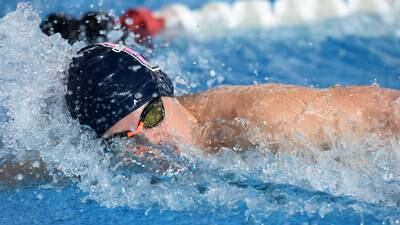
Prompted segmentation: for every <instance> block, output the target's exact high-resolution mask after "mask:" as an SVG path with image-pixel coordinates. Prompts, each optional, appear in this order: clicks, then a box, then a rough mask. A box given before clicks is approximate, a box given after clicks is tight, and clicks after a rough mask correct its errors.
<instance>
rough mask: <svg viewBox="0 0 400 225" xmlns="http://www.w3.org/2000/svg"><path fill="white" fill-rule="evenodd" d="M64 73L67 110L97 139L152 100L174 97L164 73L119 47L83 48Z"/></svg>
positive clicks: (130, 51)
mask: <svg viewBox="0 0 400 225" xmlns="http://www.w3.org/2000/svg"><path fill="white" fill-rule="evenodd" d="M67 73H68V74H67V75H68V81H67V82H68V83H67V93H66V96H65V99H66V103H67V107H68V111H69V112H70V114H71V116H72V118H74V119H78V120H79V122H80V123H81V124H84V125H88V126H90V127H91V128H93V129H94V130H95V131H96V133H97V135H98V136H101V135H103V134H104V133H105V132H106V131H107V130H108V129H109V128H110V127H111V126H113V125H114V124H115V123H116V122H118V121H119V120H121V119H122V118H124V117H125V116H127V115H128V114H130V113H131V112H133V111H135V110H136V109H138V108H140V107H141V106H142V105H144V104H146V103H147V102H149V101H151V100H152V99H154V98H157V97H159V96H173V95H174V87H173V84H172V82H171V80H170V79H169V78H168V76H167V74H165V73H164V72H163V71H161V70H160V68H158V67H157V66H152V65H150V64H149V63H148V62H147V61H146V60H145V59H144V58H143V57H142V56H141V55H139V54H138V53H136V52H135V51H133V50H132V49H129V48H128V47H125V46H123V45H115V44H111V43H101V44H96V45H91V46H87V47H85V48H83V49H81V50H80V51H79V52H78V56H77V57H75V58H73V61H72V63H71V64H70V67H69V69H68V72H67Z"/></svg>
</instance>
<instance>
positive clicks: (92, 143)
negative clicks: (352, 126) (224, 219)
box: [0, 4, 400, 220]
mask: <svg viewBox="0 0 400 225" xmlns="http://www.w3.org/2000/svg"><path fill="white" fill-rule="evenodd" d="M39 22H40V21H39V18H38V16H37V14H36V13H35V12H33V10H32V8H31V7H30V6H29V5H27V4H20V5H19V6H18V9H17V10H16V11H15V12H12V13H9V14H8V15H7V16H6V17H4V18H2V19H1V20H0V62H1V64H0V71H1V76H0V79H1V82H0V92H1V99H0V102H1V106H2V107H4V108H5V110H6V112H7V117H8V119H7V120H6V121H5V122H2V124H1V131H0V132H1V133H0V134H1V136H2V139H3V143H4V146H3V147H2V148H1V151H2V153H4V154H9V152H10V151H11V154H13V155H16V156H18V157H19V158H22V160H24V157H25V156H26V155H27V153H29V152H38V154H39V155H40V157H41V158H43V160H44V162H45V163H46V164H47V168H48V170H49V171H50V172H54V173H55V172H58V173H61V174H63V176H66V177H69V178H70V179H71V180H72V181H73V183H74V184H75V185H77V186H79V187H80V188H81V189H82V190H83V191H84V192H86V193H88V199H94V200H96V201H98V202H99V203H101V204H102V205H105V206H109V207H117V206H128V207H133V208H137V207H144V208H152V207H159V208H160V209H171V210H209V208H210V207H211V209H212V208H219V207H225V208H227V209H230V210H237V209H238V208H240V207H242V205H245V208H246V209H247V216H248V218H249V219H251V218H253V219H254V220H257V218H258V216H256V215H259V214H262V215H264V216H265V215H269V214H272V213H274V212H277V209H279V210H283V209H284V211H285V212H286V213H287V214H288V215H290V214H294V213H301V212H305V213H312V212H319V213H320V214H321V215H324V214H327V213H329V212H331V211H334V210H342V209H347V208H349V207H350V208H352V207H354V208H356V207H358V208H361V210H365V211H367V210H368V207H367V206H364V205H363V204H356V206H354V204H350V206H348V204H347V203H346V202H341V201H337V202H334V203H332V202H329V201H328V200H326V199H325V200H324V199H322V200H317V201H315V200H313V197H312V196H311V197H309V196H307V194H304V195H300V196H296V195H289V194H287V193H285V192H284V191H282V190H281V189H280V188H279V187H280V186H279V185H277V184H291V185H296V186H298V187H301V188H302V189H304V190H313V191H324V192H327V193H329V194H333V195H339V196H352V197H353V198H355V199H358V200H363V201H367V202H371V203H380V204H384V205H387V206H396V205H398V204H399V202H400V199H399V198H398V196H400V193H399V190H400V168H399V167H400V166H399V164H398V163H397V162H399V161H400V155H399V146H400V144H399V143H398V141H397V142H396V141H395V140H394V141H393V142H390V143H382V142H381V141H380V140H378V139H376V138H374V137H370V139H368V140H366V141H365V143H363V144H361V145H360V144H352V143H348V142H343V143H338V145H337V146H336V147H335V148H334V149H333V150H331V151H326V152H320V151H317V150H313V148H312V146H310V151H309V153H304V154H291V153H290V152H291V151H290V149H288V151H286V153H285V152H282V153H280V154H277V155H274V154H272V153H271V151H269V150H268V149H267V148H266V147H263V146H261V147H259V148H256V149H251V150H249V151H246V152H242V153H235V151H232V150H231V149H225V150H222V151H221V152H219V153H218V154H216V155H213V156H204V155H202V154H197V153H196V152H199V150H198V149H193V148H190V147H187V151H185V153H184V154H183V155H182V156H180V157H179V156H170V157H169V156H168V157H167V161H168V160H170V162H167V163H174V161H179V160H180V161H181V162H182V163H180V164H179V166H181V167H182V169H181V170H179V171H176V170H167V171H163V172H162V173H160V172H159V171H154V170H151V169H154V168H144V169H143V170H137V171H135V170H132V171H129V170H128V171H124V169H123V167H122V170H118V169H116V168H117V167H118V165H116V164H115V162H114V161H113V160H114V158H113V157H115V156H113V155H112V154H110V153H108V152H104V151H103V149H102V146H101V143H100V141H99V140H95V139H93V136H92V134H91V133H90V132H88V131H85V130H82V129H79V126H78V125H77V123H76V122H74V121H72V120H70V119H69V118H68V116H67V114H66V110H65V106H64V99H63V95H64V92H65V85H64V84H63V79H64V74H63V71H64V70H65V68H66V65H68V62H69V60H70V59H71V57H72V56H73V52H75V51H76V50H77V49H78V48H79V47H81V45H80V44H78V45H75V46H69V45H68V44H67V43H66V41H64V40H62V39H61V37H60V36H59V35H54V36H51V37H47V36H45V35H44V34H42V33H41V32H40V30H39V28H38V25H39ZM193 48H195V47H193ZM192 50H193V49H192ZM197 50H198V49H197ZM197 50H196V49H195V50H193V53H192V54H198V52H201V51H200V50H199V51H197ZM202 51H204V50H202ZM169 54H170V56H174V57H175V59H178V60H182V61H185V60H184V59H180V56H179V54H178V53H176V54H175V53H174V52H173V51H171V53H169ZM204 54H206V53H204ZM174 57H171V58H174ZM199 57H200V58H201V56H199ZM157 60H158V61H163V60H162V59H161V58H156V61H157ZM210 60H211V59H210ZM173 62H174V60H173V59H172V61H167V62H165V61H164V63H165V64H166V65H167V64H168V63H173ZM170 70H173V71H172V72H174V71H180V70H181V68H180V67H179V66H176V65H175V67H173V68H172V69H171V68H170ZM170 72H171V71H170ZM214 75H215V74H214ZM182 76H184V75H182ZM174 78H176V76H175V77H174ZM2 117H3V116H2ZM254 132H256V131H254ZM288 146H289V145H288ZM28 155H29V154H28ZM174 157H175V158H174ZM121 171H123V172H121ZM326 198H327V199H329V198H331V197H330V196H328V197H326ZM327 202H329V203H327ZM382 215H384V214H382Z"/></svg>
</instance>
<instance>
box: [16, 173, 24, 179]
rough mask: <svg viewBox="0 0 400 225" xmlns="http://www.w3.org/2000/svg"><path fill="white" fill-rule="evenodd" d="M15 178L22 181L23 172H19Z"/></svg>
mask: <svg viewBox="0 0 400 225" xmlns="http://www.w3.org/2000/svg"><path fill="white" fill-rule="evenodd" d="M15 179H16V180H17V181H22V180H23V179H24V175H22V174H20V173H19V174H17V175H16V176H15Z"/></svg>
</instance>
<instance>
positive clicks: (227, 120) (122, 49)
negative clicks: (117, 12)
mask: <svg viewBox="0 0 400 225" xmlns="http://www.w3.org/2000/svg"><path fill="white" fill-rule="evenodd" d="M65 99H66V103H67V108H68V111H69V114H70V115H71V117H72V118H73V119H76V120H78V121H79V123H80V124H82V125H85V126H89V127H90V128H92V129H93V130H94V132H95V133H96V135H97V136H98V137H102V138H104V139H110V138H113V137H115V136H120V135H122V136H125V137H129V138H134V137H135V136H143V137H146V138H147V139H148V140H149V141H150V142H152V143H155V144H160V145H163V144H171V145H174V146H177V148H178V150H179V146H182V145H191V146H197V147H199V148H201V149H204V150H205V151H206V152H210V153H214V152H217V151H219V150H220V149H221V148H223V147H227V148H231V149H234V150H245V149H249V148H251V147H254V146H257V145H264V146H266V147H268V149H270V150H271V151H272V152H274V153H275V152H278V151H284V150H285V149H287V148H286V147H287V146H285V145H287V143H290V144H292V145H293V146H295V148H294V149H307V148H309V147H310V146H313V147H315V148H316V149H319V150H329V149H330V148H331V147H332V146H333V145H335V143H336V142H338V141H340V140H348V141H355V142H361V141H363V138H366V137H368V136H369V135H374V136H376V137H379V138H382V139H384V140H385V139H388V138H399V137H400V135H399V134H400V91H398V90H391V89H385V88H380V87H375V86H364V87H362V86H354V87H334V88H326V89H317V88H307V87H300V86H293V85H283V84H262V85H253V86H224V87H220V88H216V89H212V90H208V91H205V92H200V93H196V94H188V95H182V96H175V95H174V87H173V84H172V82H171V80H170V79H169V77H168V76H167V74H166V73H164V72H163V71H162V70H161V69H160V68H159V67H157V66H154V65H152V64H150V63H149V62H148V61H147V60H146V59H144V58H143V57H142V56H140V55H139V54H138V53H136V52H135V51H133V50H132V49H130V48H128V47H126V46H123V45H115V44H111V43H100V44H96V45H91V46H87V47H85V48H83V49H82V50H80V51H79V53H78V55H77V56H76V57H75V58H73V61H72V63H71V64H70V67H69V69H68V71H67V92H66V95H65Z"/></svg>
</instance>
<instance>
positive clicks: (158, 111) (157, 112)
mask: <svg viewBox="0 0 400 225" xmlns="http://www.w3.org/2000/svg"><path fill="white" fill-rule="evenodd" d="M164 118H165V109H164V105H163V102H162V100H161V98H160V97H158V98H155V99H153V100H151V101H150V102H149V104H148V105H147V106H146V108H144V109H143V112H142V114H141V115H140V119H139V124H138V126H137V128H136V130H134V131H129V132H121V133H117V134H114V135H112V136H111V137H109V138H107V140H111V139H113V138H115V137H133V136H135V135H137V134H139V133H140V132H142V130H143V128H154V127H156V126H158V125H159V124H160V123H161V122H162V121H163V120H164Z"/></svg>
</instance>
